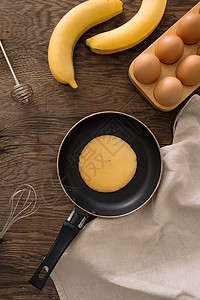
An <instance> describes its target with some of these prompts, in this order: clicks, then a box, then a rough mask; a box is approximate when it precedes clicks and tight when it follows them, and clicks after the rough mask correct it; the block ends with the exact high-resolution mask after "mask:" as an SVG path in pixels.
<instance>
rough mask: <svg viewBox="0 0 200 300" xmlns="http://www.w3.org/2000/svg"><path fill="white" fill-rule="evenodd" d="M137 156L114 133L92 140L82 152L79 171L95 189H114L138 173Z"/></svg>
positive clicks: (124, 184)
mask: <svg viewBox="0 0 200 300" xmlns="http://www.w3.org/2000/svg"><path fill="white" fill-rule="evenodd" d="M136 169H137V157H136V154H135V152H134V151H133V149H132V148H131V147H130V146H129V144H128V143H126V142H125V141H123V140H122V139H120V138H119V137H116V136H113V135H102V136H98V137H96V138H94V139H93V140H91V141H90V142H89V143H88V144H87V145H86V146H85V147H84V149H83V150H82V152H81V154H80V156H79V172H80V175H81V177H82V179H83V180H84V182H85V183H86V184H87V185H88V186H89V187H90V188H91V189H93V190H95V191H98V192H103V193H109V192H115V191H118V190H120V189H121V188H123V187H124V186H126V185H127V184H128V183H129V181H130V180H131V179H132V178H133V176H134V175H135V172H136Z"/></svg>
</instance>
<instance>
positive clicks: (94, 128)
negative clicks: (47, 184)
mask: <svg viewBox="0 0 200 300" xmlns="http://www.w3.org/2000/svg"><path fill="white" fill-rule="evenodd" d="M101 135H115V136H117V137H120V138H121V139H123V140H124V141H126V142H127V143H128V144H129V145H130V146H131V147H132V148H133V150H134V151H135V153H136V156H137V170H136V173H135V175H134V177H133V179H132V180H131V181H130V182H129V183H128V184H127V185H126V186H125V187H124V188H122V189H120V190H118V191H116V192H113V193H100V192H97V191H94V190H92V189H90V188H89V187H88V186H87V185H86V184H85V183H84V181H83V180H82V178H81V176H80V173H79V169H78V161H79V155H80V154H81V151H82V150H83V148H84V147H85V145H86V144H87V143H88V142H89V141H91V140H92V139H93V138H95V137H97V136H101ZM57 170H58V177H59V180H60V184H61V186H62V188H63V190H64V192H65V193H66V195H67V196H68V197H69V198H70V200H71V201H72V202H73V203H74V205H75V209H74V211H73V212H72V213H71V215H70V216H69V218H68V219H67V220H66V221H65V223H64V225H63V226H62V228H61V230H60V233H59V234H58V236H57V239H56V240H55V242H54V244H53V246H52V247H51V249H50V251H49V253H48V254H47V256H46V257H45V258H44V260H43V261H42V263H41V265H40V266H39V268H38V269H37V271H36V272H35V273H34V275H33V276H32V278H31V279H30V281H29V282H30V283H31V284H33V285H34V286H35V287H37V288H39V289H42V288H43V286H44V284H45V282H46V280H47V279H48V277H49V275H50V273H51V272H52V270H53V268H54V267H55V265H56V263H57V261H58V260H59V258H60V257H61V255H62V254H63V252H64V251H65V249H66V248H67V247H68V245H69V244H70V243H71V241H72V240H73V238H74V237H75V236H76V235H77V233H78V232H79V231H80V230H81V228H82V226H83V224H84V222H85V220H86V219H87V217H88V216H89V215H93V216H97V217H105V218H113V217H121V216H125V215H128V214H130V213H132V212H134V211H136V210H137V209H139V208H140V207H142V206H143V205H144V204H146V203H147V202H148V200H149V199H150V198H151V197H152V195H153V194H154V193H155V191H156V189H157V187H158V185H159V182H160V178H161V173H162V159H161V153H160V148H159V144H158V142H157V140H156V138H155V137H154V135H153V134H152V132H151V131H150V130H149V129H148V128H147V127H146V126H145V125H144V124H143V123H141V122H140V121H139V120H137V119H135V118H133V117H131V116H129V115H127V114H124V113H119V112H100V113H96V114H93V115H90V116H88V117H86V118H84V119H82V120H81V121H79V122H78V123H77V124H75V125H74V126H73V127H72V129H71V130H70V131H69V132H68V133H67V135H66V136H65V137H64V139H63V141H62V143H61V146H60V149H59V152H58V160H57ZM43 268H45V269H46V270H47V273H46V274H45V276H44V277H42V276H41V274H42V272H41V271H42V270H43Z"/></svg>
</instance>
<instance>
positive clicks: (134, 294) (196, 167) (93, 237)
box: [51, 95, 200, 300]
mask: <svg viewBox="0 0 200 300" xmlns="http://www.w3.org/2000/svg"><path fill="white" fill-rule="evenodd" d="M161 152H162V157H163V164H164V168H163V175H162V180H161V183H160V186H159V188H158V191H157V192H156V194H155V195H154V197H153V198H152V199H151V200H150V201H149V202H148V203H147V204H146V205H145V206H144V207H142V208H141V209H139V210H138V211H136V212H134V213H133V214H131V215H128V216H126V217H122V218H117V219H101V218H96V219H94V220H92V221H91V222H90V223H88V224H87V225H86V227H85V228H84V229H83V230H82V232H81V233H80V234H79V235H78V236H77V237H76V239H75V240H74V241H73V242H72V244H71V245H70V246H69V248H68V249H67V250H66V251H65V253H64V254H63V256H62V257H61V259H60V260H59V262H58V263H57V265H56V267H55V269H54V271H53V272H52V275H51V278H52V279H53V281H54V284H55V287H56V289H57V291H58V294H59V297H60V299H61V300H67V299H68V300H69V299H70V300H79V299H80V300H111V299H115V300H123V299H125V300H134V299H135V300H157V299H158V300H162V299H165V300H166V299H178V300H191V299H196V300H199V299H200V284H199V278H200V157H199V153H200V96H198V95H194V96H192V97H191V99H190V100H189V101H188V103H187V104H186V105H185V107H184V108H183V109H182V110H181V111H180V113H179V114H178V115H177V118H176V120H175V123H174V137H173V143H172V145H168V146H166V147H163V148H162V149H161Z"/></svg>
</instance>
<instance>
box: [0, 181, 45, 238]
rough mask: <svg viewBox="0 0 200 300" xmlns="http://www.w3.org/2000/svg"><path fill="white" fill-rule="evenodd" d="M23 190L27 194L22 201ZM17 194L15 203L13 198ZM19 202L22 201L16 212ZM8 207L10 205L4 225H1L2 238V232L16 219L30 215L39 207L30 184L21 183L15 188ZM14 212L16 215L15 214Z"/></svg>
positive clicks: (1, 234)
mask: <svg viewBox="0 0 200 300" xmlns="http://www.w3.org/2000/svg"><path fill="white" fill-rule="evenodd" d="M25 192H28V195H27V197H26V200H25V201H24V202H22V201H23V196H24V195H25ZM18 195H19V197H18V199H17V201H16V204H15V200H14V199H15V198H16V197H17V196H18ZM32 195H33V197H32V198H31V196H32ZM21 202H22V207H21V210H20V211H19V212H17V209H19V206H20V203H21ZM9 207H10V214H9V216H8V219H7V221H6V224H5V226H4V227H3V229H2V231H1V232H0V239H3V236H4V234H5V233H6V232H7V230H8V229H9V228H10V227H11V226H12V225H13V224H14V223H15V222H17V221H18V220H20V219H22V218H26V217H28V216H31V215H32V214H34V213H35V212H36V211H37V210H38V209H39V207H40V202H39V201H38V198H37V194H36V191H35V189H34V188H33V187H32V186H31V185H30V184H23V185H21V186H19V187H18V188H17V189H16V190H15V192H14V193H13V195H12V196H11V198H10V200H9ZM16 212H17V213H16ZM15 213H16V215H15Z"/></svg>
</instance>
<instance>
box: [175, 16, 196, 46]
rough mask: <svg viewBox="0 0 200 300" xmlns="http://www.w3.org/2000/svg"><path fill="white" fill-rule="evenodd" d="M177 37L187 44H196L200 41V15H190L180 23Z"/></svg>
mask: <svg viewBox="0 0 200 300" xmlns="http://www.w3.org/2000/svg"><path fill="white" fill-rule="evenodd" d="M177 35H178V36H179V37H180V38H181V39H182V40H183V42H184V43H185V44H189V45H192V44H195V43H197V42H198V41H199V40H200V14H198V13H190V14H187V15H186V16H184V17H183V18H182V19H181V20H180V21H179V23H178V26H177Z"/></svg>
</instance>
